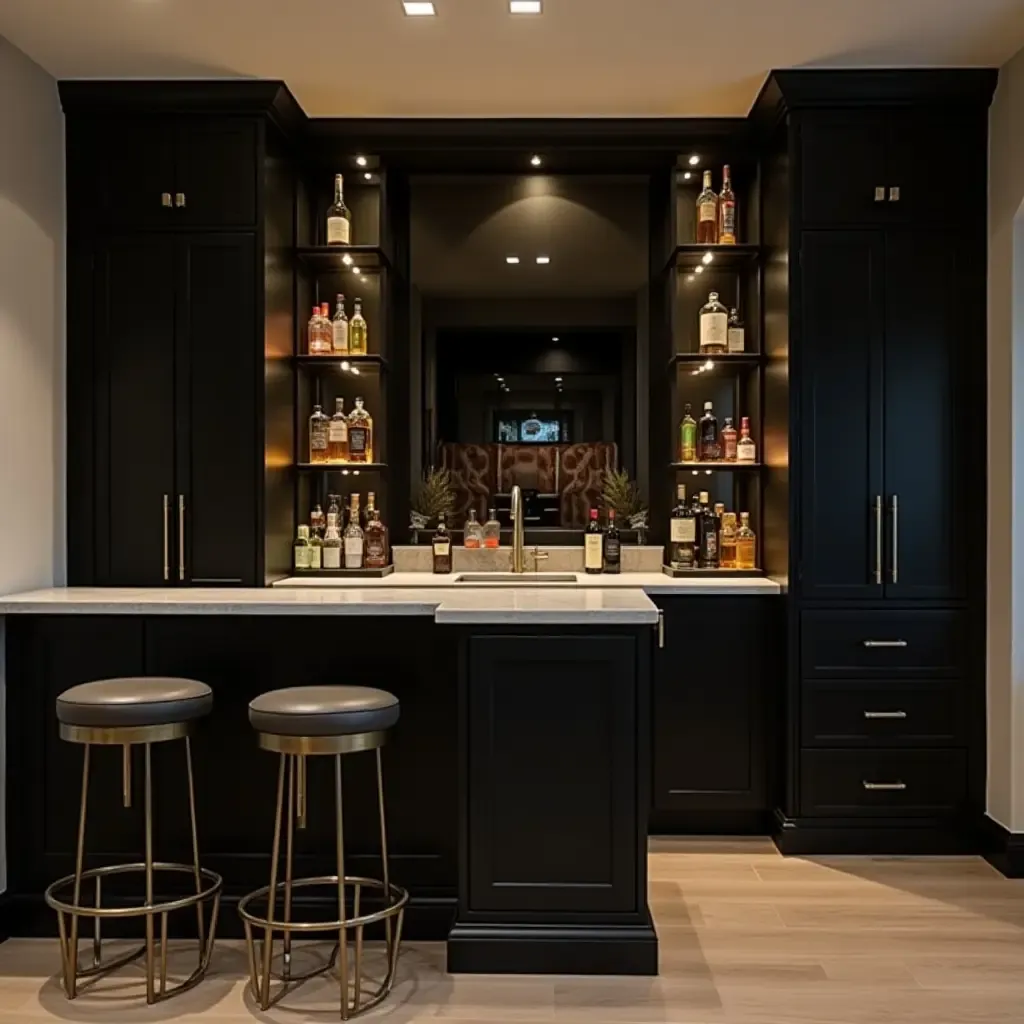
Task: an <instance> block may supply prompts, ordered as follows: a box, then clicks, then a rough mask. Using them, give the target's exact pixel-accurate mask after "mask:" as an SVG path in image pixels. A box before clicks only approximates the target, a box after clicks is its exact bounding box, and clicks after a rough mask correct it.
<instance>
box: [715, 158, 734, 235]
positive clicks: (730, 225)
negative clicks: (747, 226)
mask: <svg viewBox="0 0 1024 1024" xmlns="http://www.w3.org/2000/svg"><path fill="white" fill-rule="evenodd" d="M718 244H719V245H735V244H736V193H735V192H733V190H732V176H731V175H730V174H729V165H728V164H726V165H725V167H724V168H723V169H722V192H721V195H719V197H718Z"/></svg>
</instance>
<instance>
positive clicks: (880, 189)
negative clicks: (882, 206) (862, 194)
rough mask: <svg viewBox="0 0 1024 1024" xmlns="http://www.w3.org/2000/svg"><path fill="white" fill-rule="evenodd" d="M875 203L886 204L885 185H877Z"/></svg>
mask: <svg viewBox="0 0 1024 1024" xmlns="http://www.w3.org/2000/svg"><path fill="white" fill-rule="evenodd" d="M875 202H876V203H884V202H885V186H884V185H876V186H875Z"/></svg>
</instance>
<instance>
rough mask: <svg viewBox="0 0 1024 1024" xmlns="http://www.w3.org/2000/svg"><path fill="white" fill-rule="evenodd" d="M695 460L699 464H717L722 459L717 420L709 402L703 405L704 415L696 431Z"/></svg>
mask: <svg viewBox="0 0 1024 1024" xmlns="http://www.w3.org/2000/svg"><path fill="white" fill-rule="evenodd" d="M698 437H699V441H698V448H697V458H698V459H700V461H701V462H717V461H718V460H719V459H721V457H722V442H721V438H720V437H719V436H718V419H717V417H716V416H715V414H714V412H713V410H712V405H711V403H710V402H705V403H704V415H703V416H701V418H700V425H699V430H698Z"/></svg>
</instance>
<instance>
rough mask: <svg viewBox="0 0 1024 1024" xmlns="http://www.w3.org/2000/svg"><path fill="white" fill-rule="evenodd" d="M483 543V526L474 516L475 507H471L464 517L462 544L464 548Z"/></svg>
mask: <svg viewBox="0 0 1024 1024" xmlns="http://www.w3.org/2000/svg"><path fill="white" fill-rule="evenodd" d="M483 543H484V528H483V526H481V525H480V521H479V520H478V519H477V517H476V509H475V508H471V509H470V510H469V515H468V516H467V517H466V523H465V525H464V526H463V528H462V546H463V547H466V548H480V547H483Z"/></svg>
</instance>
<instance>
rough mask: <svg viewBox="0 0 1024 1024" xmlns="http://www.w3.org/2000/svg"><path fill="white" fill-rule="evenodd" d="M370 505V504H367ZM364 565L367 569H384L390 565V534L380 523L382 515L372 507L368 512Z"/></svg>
mask: <svg viewBox="0 0 1024 1024" xmlns="http://www.w3.org/2000/svg"><path fill="white" fill-rule="evenodd" d="M367 504H368V505H369V502H368V503H367ZM363 539H364V544H365V546H364V555H363V564H364V565H365V566H366V568H367V569H383V568H384V567H385V566H386V565H387V564H388V532H387V528H386V527H385V526H384V524H383V523H382V522H381V521H380V513H379V512H378V511H377V510H376V509H375V508H372V507H368V508H367V510H366V530H365V532H364V538H363Z"/></svg>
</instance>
